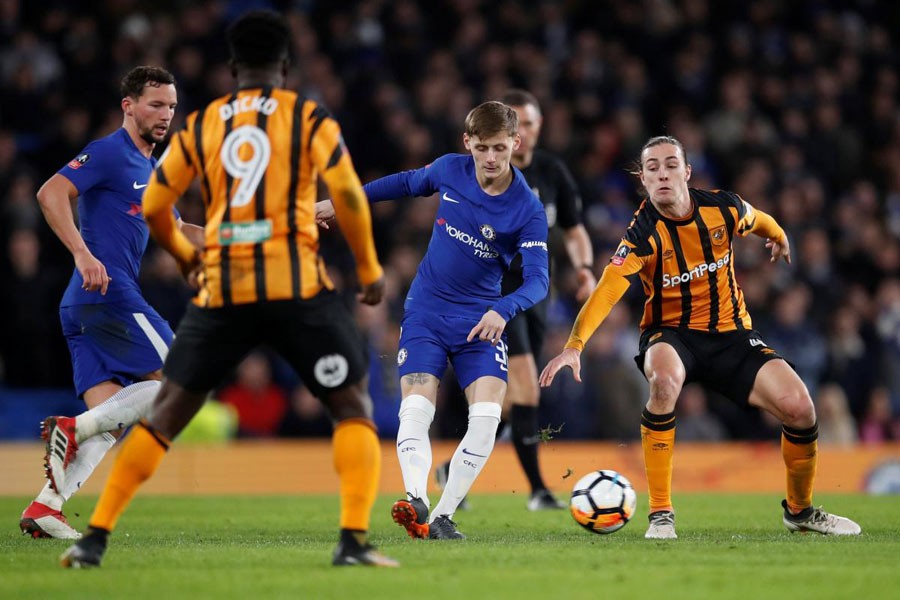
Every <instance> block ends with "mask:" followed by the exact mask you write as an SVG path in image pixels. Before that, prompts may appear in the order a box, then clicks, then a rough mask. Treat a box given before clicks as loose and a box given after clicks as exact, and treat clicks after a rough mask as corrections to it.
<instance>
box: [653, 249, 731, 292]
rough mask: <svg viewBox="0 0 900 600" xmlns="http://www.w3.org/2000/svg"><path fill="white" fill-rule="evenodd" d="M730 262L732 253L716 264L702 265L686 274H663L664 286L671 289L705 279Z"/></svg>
mask: <svg viewBox="0 0 900 600" xmlns="http://www.w3.org/2000/svg"><path fill="white" fill-rule="evenodd" d="M729 262H731V252H729V253H728V254H726V255H725V256H723V257H722V258H720V259H719V260H717V261H716V262H711V263H701V264H699V265H697V266H696V267H694V268H693V269H691V270H690V271H687V272H686V273H679V274H676V275H669V274H668V273H663V276H662V284H663V285H662V286H663V288H669V287H672V286H676V285H679V284H682V283H685V282H688V281H693V280H694V279H696V278H698V277H703V276H704V275H706V274H707V273H713V272H715V271H718V270H719V269H721V268H723V267H725V265H727V264H728V263H729Z"/></svg>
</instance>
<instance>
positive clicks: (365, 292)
mask: <svg viewBox="0 0 900 600" xmlns="http://www.w3.org/2000/svg"><path fill="white" fill-rule="evenodd" d="M383 297H384V276H383V275H382V276H381V277H379V278H378V279H377V280H376V281H373V282H372V283H370V284H369V285H364V286H362V291H361V292H360V293H359V294H357V296H356V298H357V299H358V300H359V301H360V302H362V303H363V304H368V305H369V306H374V305H376V304H378V303H379V302H381V299H382V298H383Z"/></svg>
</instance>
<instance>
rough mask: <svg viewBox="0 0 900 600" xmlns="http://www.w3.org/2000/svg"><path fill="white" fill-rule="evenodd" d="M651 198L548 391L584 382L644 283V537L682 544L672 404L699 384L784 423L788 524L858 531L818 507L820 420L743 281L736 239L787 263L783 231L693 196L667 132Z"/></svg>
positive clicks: (686, 168)
mask: <svg viewBox="0 0 900 600" xmlns="http://www.w3.org/2000/svg"><path fill="white" fill-rule="evenodd" d="M635 174H636V175H638V176H639V178H640V182H641V186H642V189H643V190H645V191H646V194H647V199H646V200H645V201H644V202H643V203H641V207H640V208H639V209H638V211H637V213H635V217H634V221H633V222H632V224H631V225H630V226H629V228H628V230H627V231H626V233H625V235H624V237H623V238H622V243H621V244H620V245H619V248H618V249H617V250H616V251H615V253H614V254H613V256H612V257H611V258H610V261H609V263H608V264H607V266H606V268H605V269H604V271H603V275H602V276H601V278H600V283H598V284H597V288H596V289H595V290H594V292H593V293H592V294H591V297H590V299H589V300H588V301H587V303H586V304H585V305H584V307H583V308H582V309H581V312H580V313H579V314H578V317H577V319H576V320H575V325H574V326H573V328H572V333H571V334H570V336H569V340H568V342H566V346H565V348H564V349H563V351H562V352H561V353H560V354H558V355H557V356H556V357H555V358H553V359H552V360H551V361H550V362H549V363H548V364H547V366H546V367H545V368H544V370H543V371H542V373H541V385H544V386H547V385H549V384H550V383H552V381H553V378H554V377H555V376H556V374H557V373H558V372H559V370H560V369H562V368H563V367H569V368H571V369H572V371H573V373H574V375H575V379H576V381H581V361H580V355H581V353H582V351H583V350H584V347H585V342H586V341H587V340H588V339H589V338H590V336H591V334H593V333H594V331H595V330H596V329H597V327H598V326H599V325H600V324H601V323H602V322H603V321H604V319H605V318H606V317H607V316H608V315H609V312H610V310H611V309H612V307H613V306H614V305H615V304H616V303H617V302H618V301H619V300H620V299H621V298H622V296H623V295H624V294H625V292H626V290H627V289H628V288H629V287H630V285H631V280H630V279H629V277H631V276H634V275H637V276H638V277H640V279H641V282H642V284H643V286H644V288H645V289H646V290H647V294H648V298H647V304H646V307H645V310H644V316H643V318H642V320H641V346H640V351H639V354H638V356H637V357H636V358H635V361H636V362H637V365H638V367H639V368H640V369H641V371H643V373H644V374H645V376H646V377H647V381H648V382H649V384H650V398H649V400H648V401H647V405H646V408H645V409H644V412H643V414H642V415H641V443H642V446H643V449H644V465H645V468H646V471H647V483H648V487H649V495H650V514H649V520H650V526H649V528H648V529H647V533H646V534H645V535H644V537H646V538H648V539H674V538H676V537H678V536H677V534H676V533H675V512H674V508H673V504H672V456H673V446H674V443H675V424H676V416H675V405H676V402H677V400H678V396H679V394H680V393H681V391H682V388H683V386H684V384H685V383H689V382H699V383H703V384H704V385H706V386H707V387H710V388H712V389H715V390H717V391H718V392H720V393H722V394H723V395H725V396H726V397H728V398H730V399H731V400H733V401H734V402H736V403H738V404H742V405H743V404H749V405H750V406H756V407H758V408H761V409H763V410H765V411H766V412H769V413H771V414H772V415H773V416H775V417H776V418H778V419H779V420H780V421H781V422H782V424H783V425H782V436H781V448H782V456H783V458H784V463H785V467H786V468H787V475H788V477H787V480H788V484H787V498H786V499H785V500H783V501H782V507H783V511H784V512H783V523H784V525H785V527H787V528H788V529H789V530H790V531H817V532H819V533H822V534H833V535H858V534H859V533H860V527H859V525H857V524H856V523H854V522H853V521H851V520H849V519H847V518H845V517H838V516H836V515H831V514H828V513H826V512H825V511H824V510H823V509H821V508H817V507H814V506H813V504H812V491H813V482H814V480H815V473H816V455H817V437H818V430H817V425H816V413H815V408H814V406H813V403H812V399H811V398H810V397H809V392H808V391H807V389H806V386H805V385H804V384H803V381H802V380H801V379H800V378H799V377H798V375H797V373H796V372H795V371H794V370H793V369H792V368H791V367H790V366H789V365H788V363H787V362H786V361H785V360H784V359H783V358H782V357H781V356H780V355H779V354H778V353H777V352H776V351H775V350H774V349H772V348H769V347H768V346H767V345H766V344H765V342H764V341H763V340H762V339H761V338H760V336H759V334H758V333H757V332H756V331H754V330H753V329H752V323H751V320H750V315H749V313H748V312H747V307H746V304H745V302H744V297H743V294H742V293H741V289H740V287H739V285H738V284H737V282H736V280H735V269H734V263H735V261H734V259H733V252H734V247H733V240H734V239H735V238H736V237H738V236H741V237H743V236H746V235H749V234H750V233H754V234H756V235H757V236H759V237H762V238H765V239H766V243H765V246H766V248H769V249H770V251H771V261H772V262H775V261H778V260H779V259H781V258H784V260H785V261H786V262H788V263H790V258H791V254H790V243H789V242H788V238H787V235H786V234H785V232H784V230H782V229H781V227H780V226H779V225H778V223H777V222H776V221H775V220H774V219H773V218H772V217H771V216H769V215H768V214H766V213H765V212H763V211H761V210H759V209H757V208H754V207H753V206H752V205H751V204H750V203H748V202H747V201H746V200H744V199H743V198H741V197H740V196H739V195H737V194H735V193H734V192H726V191H722V190H716V191H713V192H710V191H706V190H700V189H697V188H689V187H688V182H689V181H690V178H691V167H690V163H689V162H688V160H687V157H686V156H685V153H684V147H683V146H682V145H681V142H679V141H678V140H677V139H675V138H672V137H669V136H659V137H654V138H650V139H649V140H648V141H647V142H646V143H645V144H644V148H643V150H642V151H641V155H640V160H639V162H638V164H637V167H636V169H635Z"/></svg>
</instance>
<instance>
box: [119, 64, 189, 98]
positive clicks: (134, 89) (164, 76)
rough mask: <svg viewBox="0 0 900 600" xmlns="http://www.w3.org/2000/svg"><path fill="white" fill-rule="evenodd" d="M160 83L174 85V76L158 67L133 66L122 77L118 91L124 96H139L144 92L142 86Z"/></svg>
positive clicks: (152, 85) (154, 85)
mask: <svg viewBox="0 0 900 600" xmlns="http://www.w3.org/2000/svg"><path fill="white" fill-rule="evenodd" d="M161 85H175V76H174V75H172V74H171V73H169V72H168V71H166V70H165V69H161V68H159V67H148V66H141V67H135V68H133V69H132V70H130V71H128V73H127V74H126V75H125V77H123V78H122V83H121V84H120V85H119V91H121V92H122V97H123V98H125V97H126V96H127V97H130V98H140V97H141V96H142V95H143V93H144V88H145V87H147V86H150V87H159V86H161Z"/></svg>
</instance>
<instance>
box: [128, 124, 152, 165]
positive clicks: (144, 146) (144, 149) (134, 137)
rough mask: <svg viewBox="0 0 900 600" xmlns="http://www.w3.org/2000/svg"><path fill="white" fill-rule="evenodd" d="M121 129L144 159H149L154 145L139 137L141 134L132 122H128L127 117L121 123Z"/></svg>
mask: <svg viewBox="0 0 900 600" xmlns="http://www.w3.org/2000/svg"><path fill="white" fill-rule="evenodd" d="M122 128H123V129H124V130H125V132H126V133H127V134H128V137H130V138H131V141H132V142H133V143H134V145H135V147H136V148H137V149H138V151H140V153H141V154H143V155H144V156H145V157H146V158H150V155H151V154H153V149H154V148H155V147H156V144H152V143H150V142H148V141H147V140H145V139H144V138H142V137H141V134H140V133H138V128H137V124H136V123H135V122H134V121H131V120H129V119H128V118H127V117H126V118H125V121H124V122H123V123H122Z"/></svg>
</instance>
